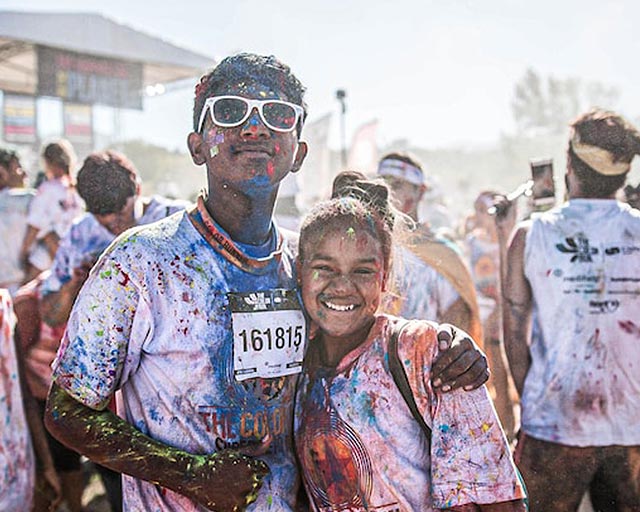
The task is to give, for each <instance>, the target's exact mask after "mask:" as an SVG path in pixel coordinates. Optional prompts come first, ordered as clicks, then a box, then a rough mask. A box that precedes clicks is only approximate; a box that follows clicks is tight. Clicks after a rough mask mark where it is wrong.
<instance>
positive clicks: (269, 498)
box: [267, 494, 273, 506]
mask: <svg viewBox="0 0 640 512" xmlns="http://www.w3.org/2000/svg"><path fill="white" fill-rule="evenodd" d="M267 503H268V504H269V506H271V505H273V496H272V495H271V494H269V496H267Z"/></svg>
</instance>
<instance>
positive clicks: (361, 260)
mask: <svg viewBox="0 0 640 512" xmlns="http://www.w3.org/2000/svg"><path fill="white" fill-rule="evenodd" d="M314 260H325V261H335V258H334V257H332V256H329V255H327V254H322V253H316V254H312V255H311V257H310V258H309V261H314ZM378 262H379V260H378V258H375V257H373V256H369V257H365V258H359V259H358V260H357V263H360V264H362V263H378Z"/></svg>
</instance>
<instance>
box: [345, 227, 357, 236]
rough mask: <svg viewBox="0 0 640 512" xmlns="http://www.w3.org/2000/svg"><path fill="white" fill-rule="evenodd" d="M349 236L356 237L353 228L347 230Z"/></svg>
mask: <svg viewBox="0 0 640 512" xmlns="http://www.w3.org/2000/svg"><path fill="white" fill-rule="evenodd" d="M347 236H348V237H349V238H355V237H356V230H355V229H353V227H350V228H348V229H347Z"/></svg>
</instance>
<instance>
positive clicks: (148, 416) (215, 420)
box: [54, 212, 305, 512]
mask: <svg viewBox="0 0 640 512" xmlns="http://www.w3.org/2000/svg"><path fill="white" fill-rule="evenodd" d="M198 215H200V214H198ZM218 229H219V231H220V232H222V233H224V232H223V231H222V229H221V228H219V227H218ZM277 238H278V233H277V230H276V229H275V227H274V231H273V236H272V240H270V241H269V242H268V243H267V244H265V245H264V246H261V247H250V246H240V245H239V244H236V245H237V246H240V247H241V248H242V250H244V251H245V253H247V254H250V255H251V256H252V257H254V258H261V257H262V258H264V257H266V256H268V255H269V254H271V253H272V252H273V251H274V250H275V249H276V244H275V240H277ZM280 246H281V249H282V253H281V254H280V256H278V257H274V258H271V259H270V260H268V264H267V265H266V266H264V267H262V268H260V269H255V270H252V271H250V270H247V269H245V270H243V269H242V268H240V266H238V265H236V264H234V263H233V262H232V258H230V257H229V256H228V255H227V256H225V255H223V254H222V253H220V252H218V251H216V250H214V249H213V247H212V245H211V244H210V243H209V242H208V241H207V240H206V239H205V238H204V237H203V235H201V234H200V232H199V231H198V230H196V228H195V225H194V224H193V223H192V221H191V220H190V217H189V215H188V214H187V213H184V212H183V213H176V214H174V215H172V216H170V217H168V218H167V219H165V220H162V221H159V222H156V223H153V224H150V225H148V226H143V227H140V228H134V229H133V230H130V231H128V232H126V233H125V234H123V235H122V236H121V237H119V238H118V239H117V240H116V241H115V242H114V243H113V244H112V245H111V246H110V247H109V249H108V250H107V251H106V252H105V253H104V254H103V256H102V257H101V259H100V260H99V262H98V264H97V265H96V266H95V267H94V268H93V270H92V271H91V274H90V276H89V278H88V280H87V281H86V283H85V285H84V287H83V288H82V290H81V291H80V294H79V295H78V298H77V302H76V305H75V307H74V309H73V311H72V313H71V317H70V319H69V322H68V327H67V333H66V335H65V337H64V338H63V341H62V344H61V347H60V350H59V352H58V357H57V359H56V361H55V362H54V380H55V381H56V382H57V384H58V385H60V386H61V387H62V388H63V389H65V390H66V391H67V392H68V393H70V394H71V395H72V396H73V397H75V398H76V399H77V400H79V401H80V402H82V403H84V404H86V405H87V406H89V407H92V408H97V409H102V408H104V407H106V405H107V403H108V401H109V400H110V398H111V396H112V395H113V393H114V392H115V390H117V389H120V390H121V392H122V398H123V404H124V410H123V411H121V410H119V411H118V412H119V414H122V413H124V416H125V418H126V420H127V421H128V422H129V423H131V424H132V425H134V426H135V427H136V428H137V429H138V430H140V431H141V432H143V433H145V434H146V435H148V436H150V437H152V438H154V439H157V440H159V441H161V442H163V443H166V444H168V445H171V446H174V447H178V448H180V449H182V450H185V451H187V452H190V453H194V454H210V453H214V452H216V451H219V450H225V449H227V448H236V447H239V446H243V445H247V444H251V443H254V442H256V441H257V440H258V439H261V438H262V437H264V435H266V433H270V434H271V438H272V439H273V441H272V443H271V447H270V450H269V453H267V454H266V455H265V456H264V457H262V458H263V460H264V461H265V462H266V463H267V464H268V465H269V468H270V474H269V475H268V476H267V477H266V478H265V480H264V484H263V486H262V488H261V490H260V493H259V496H258V499H257V501H256V502H255V503H254V504H252V505H251V506H249V507H248V509H247V510H252V511H274V512H275V511H278V512H281V511H288V510H293V507H294V503H295V497H296V492H297V489H298V487H299V477H298V472H297V469H296V463H295V458H294V455H293V446H292V443H293V438H292V431H291V429H292V403H293V398H294V388H295V381H296V378H297V375H296V373H299V371H300V368H301V365H302V354H303V351H304V346H305V343H304V329H305V326H304V323H302V324H300V318H301V317H302V314H301V312H300V310H299V309H297V310H295V311H293V310H287V309H286V307H288V306H287V305H286V304H287V303H288V302H290V301H291V294H290V293H289V294H287V292H285V290H292V289H293V288H294V287H295V280H294V276H293V265H292V262H293V258H292V256H291V254H290V252H289V249H288V246H287V244H281V245H280ZM239 297H240V298H239ZM236 302H244V303H245V305H246V306H247V308H246V309H247V312H246V314H245V313H236V312H235V311H232V310H234V309H237V305H234V304H235V303H236ZM276 307H285V309H284V310H281V311H278V315H276V314H275V313H274V311H273V309H274V308H276ZM292 309H295V308H292ZM279 315H280V316H279ZM283 318H284V320H283ZM292 318H293V321H292ZM252 322H253V325H254V326H255V329H252ZM278 322H280V323H278ZM296 322H298V324H297V325H293V324H294V323H296ZM233 329H235V330H236V332H235V333H234V332H233ZM287 350H288V352H287ZM284 352H287V354H288V356H287V357H289V359H290V360H287V361H284V363H283V362H282V360H281V357H280V356H281V354H283V353H284ZM243 356H247V357H246V361H245V360H243ZM258 359H260V361H261V363H260V365H255V364H254V365H253V366H254V368H252V367H251V366H252V364H251V363H252V362H253V361H255V360H258ZM281 363H282V364H281ZM256 366H259V368H255V367H256ZM254 371H255V372H271V373H269V375H274V376H273V377H272V378H264V377H260V376H257V377H254V376H253V375H254V374H253V373H252V372H254ZM123 493H124V503H125V509H128V510H167V511H180V512H185V511H196V510H197V511H204V510H205V508H204V507H201V506H198V505H196V504H195V503H194V502H192V501H191V500H189V499H187V498H186V497H184V496H181V495H178V494H176V493H174V492H172V491H170V490H166V489H162V488H160V487H159V486H157V485H154V484H152V483H148V482H145V481H139V480H135V479H133V478H130V477H128V476H124V480H123Z"/></svg>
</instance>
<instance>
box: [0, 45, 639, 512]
mask: <svg viewBox="0 0 640 512" xmlns="http://www.w3.org/2000/svg"><path fill="white" fill-rule="evenodd" d="M306 115H307V114H306V104H305V101H304V86H303V85H302V83H301V82H300V81H299V80H298V79H297V78H296V77H295V75H294V74H293V73H292V72H291V70H290V69H289V67H288V66H286V65H285V64H283V63H282V62H280V61H279V60H278V59H276V58H275V57H273V56H269V57H266V56H260V55H254V54H239V55H235V56H232V57H228V58H226V59H224V60H223V61H222V62H221V63H220V64H219V65H218V66H217V67H216V68H215V69H214V70H213V71H211V72H210V73H208V74H207V75H205V76H203V77H202V78H201V80H200V82H199V83H198V84H197V86H196V88H195V100H194V108H193V131H192V132H191V133H190V134H189V136H188V148H189V152H190V155H191V158H192V160H193V162H194V163H195V164H196V165H198V166H204V168H205V170H206V177H207V185H206V188H205V190H203V191H202V192H201V193H200V195H199V196H198V197H197V199H196V201H195V203H190V202H188V201H182V200H172V199H167V198H164V197H159V196H154V197H150V198H147V197H143V196H142V195H141V182H140V178H139V176H138V173H137V171H136V168H135V166H134V164H133V163H132V162H131V161H130V160H129V159H128V158H127V157H126V156H125V155H122V154H120V153H118V152H115V151H100V152H94V153H91V154H90V155H89V156H87V157H86V159H85V160H84V161H83V163H82V165H81V166H80V168H79V170H78V171H77V172H75V169H76V165H75V155H74V153H73V148H72V147H71V146H70V145H69V143H68V142H66V141H64V140H61V141H55V142H52V143H50V144H47V145H46V146H45V147H44V148H43V151H42V158H43V162H44V168H45V173H46V178H47V179H46V180H45V181H44V182H43V183H42V184H40V185H39V187H38V188H37V190H32V189H29V188H27V187H26V186H25V181H26V174H25V172H24V170H23V169H22V167H21V164H20V158H19V155H18V153H16V152H15V151H12V150H10V149H6V148H5V149H0V211H2V216H1V217H0V232H2V234H3V235H4V236H3V237H2V238H3V246H2V248H3V251H4V252H3V254H2V257H0V306H1V309H0V323H1V324H2V325H1V329H2V330H1V331H0V356H1V357H0V369H1V371H0V419H1V420H2V422H3V425H4V427H3V429H2V436H1V438H0V443H1V444H0V460H2V461H3V463H4V467H5V470H4V472H3V474H2V476H0V508H1V509H2V510H8V511H25V510H34V511H46V510H68V511H70V512H80V511H81V510H83V508H82V506H83V505H82V493H83V489H84V483H85V482H84V474H83V464H86V461H87V460H90V461H92V463H93V464H94V465H95V468H96V471H97V472H98V473H99V474H100V477H101V479H102V482H103V484H104V487H105V489H106V493H107V496H108V499H109V503H110V506H111V509H112V510H113V511H120V510H131V511H151V510H154V511H155V510H166V511H169V510H171V511H191V510H193V511H195V510H216V511H233V510H245V509H246V510H253V511H278V512H281V511H292V512H293V511H316V512H338V511H345V512H346V511H349V512H364V511H377V512H395V511H430V510H452V511H453V510H455V511H462V512H464V511H473V510H486V511H524V510H532V511H534V512H537V511H543V512H544V511H554V510H557V511H570V510H578V507H579V505H580V502H581V500H582V499H583V497H584V495H585V494H586V493H589V495H590V498H591V501H592V503H593V506H594V510H602V511H625V512H629V511H637V510H640V421H638V420H639V419H640V418H639V411H640V373H639V372H638V371H637V367H638V365H640V344H639V343H638V340H639V339H640V323H639V322H638V320H637V318H638V317H637V316H636V315H637V314H638V312H640V288H639V286H640V211H639V210H637V209H635V208H634V206H637V203H635V204H634V200H635V201H637V189H635V188H634V187H633V186H631V185H627V186H626V187H625V181H626V178H627V176H628V174H629V171H630V168H631V161H632V160H633V158H634V156H635V155H636V154H640V133H639V132H638V131H637V130H636V128H635V127H633V126H632V125H631V124H629V123H628V122H627V121H626V120H625V119H623V118H622V117H621V116H619V115H617V114H616V113H614V112H610V111H606V110H602V109H594V110H592V111H589V112H587V113H585V114H584V115H582V116H580V117H579V118H578V119H576V120H575V121H574V122H573V123H572V124H571V126H570V127H569V131H570V133H569V139H568V148H567V170H566V175H565V181H566V184H567V195H566V198H565V201H563V202H561V203H560V204H558V205H557V206H554V205H549V204H545V206H544V210H545V211H542V209H543V208H539V210H540V211H535V210H536V208H535V204H534V205H533V208H531V211H530V212H528V213H527V215H525V216H523V215H522V214H519V213H518V205H517V200H515V199H514V198H513V197H512V196H509V195H507V194H504V193H501V191H499V190H485V191H482V192H480V193H479V194H478V197H477V199H476V201H475V204H474V205H473V207H474V213H473V215H471V216H470V217H469V218H468V219H465V222H464V223H463V226H464V227H463V228H461V229H460V230H458V231H457V232H456V231H455V230H439V229H433V228H432V227H431V226H430V225H429V223H428V222H425V219H421V218H419V215H418V211H419V205H420V203H421V201H422V200H423V199H424V196H425V193H426V192H427V190H428V183H427V176H426V171H425V168H424V166H423V164H422V163H421V162H420V161H419V160H418V159H416V158H415V157H414V156H412V155H410V154H406V153H389V154H387V155H385V156H383V157H382V159H381V160H380V162H379V165H378V169H377V172H376V175H375V176H365V175H364V174H362V173H360V172H358V171H357V170H345V171H343V172H341V173H340V174H338V175H337V176H336V178H335V180H334V182H333V187H332V193H331V197H330V198H327V200H325V201H322V202H319V203H318V204H316V205H315V206H314V207H313V208H312V209H311V210H310V211H309V212H308V213H307V214H306V216H305V218H304V219H303V221H302V223H301V228H300V232H299V233H294V232H290V231H288V230H285V229H280V228H279V227H278V225H277V222H276V221H275V220H274V208H275V204H276V201H277V194H278V188H279V185H280V183H281V181H282V180H283V179H284V178H285V177H286V176H287V175H288V174H289V173H294V172H302V173H304V160H305V157H306V155H307V151H308V148H307V145H306V143H305V142H304V140H302V139H301V130H302V126H303V124H304V122H305V118H306ZM634 193H635V196H634ZM620 194H626V199H627V201H626V202H624V201H621V200H619V199H620V198H621V197H622V196H621V195H620ZM627 203H628V204H627ZM485 354H486V356H485ZM60 507H66V508H60Z"/></svg>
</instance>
